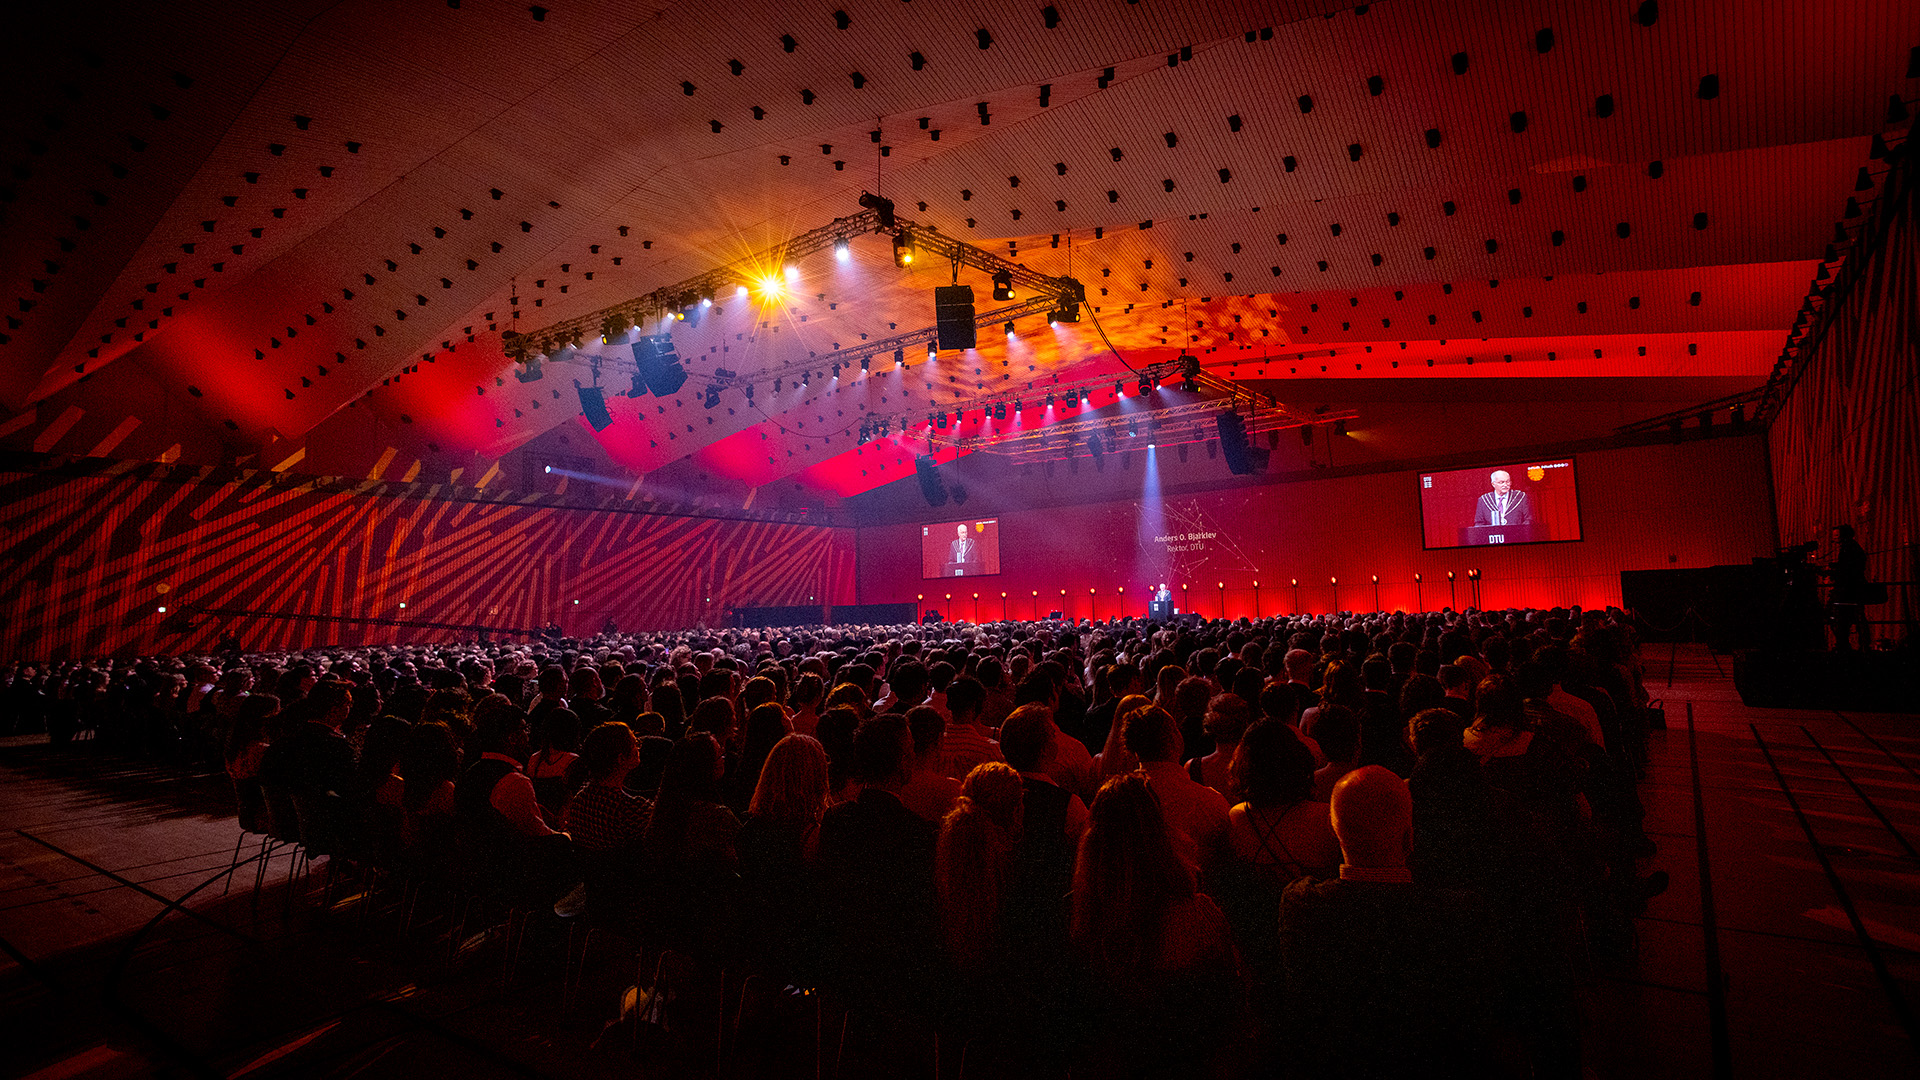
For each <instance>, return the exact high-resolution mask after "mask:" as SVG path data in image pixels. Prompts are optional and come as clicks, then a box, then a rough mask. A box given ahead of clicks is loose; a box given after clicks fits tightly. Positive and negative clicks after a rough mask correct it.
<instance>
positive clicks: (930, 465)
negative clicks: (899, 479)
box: [913, 454, 947, 506]
mask: <svg viewBox="0 0 1920 1080" xmlns="http://www.w3.org/2000/svg"><path fill="white" fill-rule="evenodd" d="M913 471H914V475H916V476H918V477H919V478H920V494H921V495H922V496H923V497H925V499H926V500H927V505H928V506H945V505H946V504H947V485H946V484H944V483H942V482H941V480H940V465H939V463H938V462H936V461H934V460H933V458H931V457H928V456H927V455H925V454H916V455H915V456H914V459H913Z"/></svg>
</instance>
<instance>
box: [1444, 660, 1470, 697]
mask: <svg viewBox="0 0 1920 1080" xmlns="http://www.w3.org/2000/svg"><path fill="white" fill-rule="evenodd" d="M1437 677H1438V678H1439V680H1440V689H1441V691H1442V692H1443V693H1445V694H1446V695H1447V696H1448V697H1454V698H1459V699H1461V700H1462V701H1471V700H1473V673H1472V672H1471V671H1468V670H1467V669H1466V668H1463V667H1461V666H1460V665H1458V664H1441V665H1440V672H1439V675H1438V676H1437Z"/></svg>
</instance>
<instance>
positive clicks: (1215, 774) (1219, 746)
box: [1187, 694, 1252, 795]
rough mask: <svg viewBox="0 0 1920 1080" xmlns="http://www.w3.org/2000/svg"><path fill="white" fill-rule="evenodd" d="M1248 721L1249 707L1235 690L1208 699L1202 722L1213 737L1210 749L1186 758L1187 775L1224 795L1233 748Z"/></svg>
mask: <svg viewBox="0 0 1920 1080" xmlns="http://www.w3.org/2000/svg"><path fill="white" fill-rule="evenodd" d="M1251 722H1252V710H1251V709H1249V708H1248V707H1247V703H1246V701H1245V700H1244V699H1243V698H1241V697H1240V696H1239V695H1237V694H1215V695H1214V696H1213V699H1212V700H1210V701H1208V702H1207V712H1206V716H1205V718H1204V722H1203V726H1205V728H1206V729H1207V737H1208V738H1209V739H1211V740H1212V741H1213V752H1212V753H1210V754H1208V755H1206V756H1205V757H1196V758H1193V759H1191V760H1189V761H1188V762H1187V775H1188V776H1191V777H1193V779H1194V781H1195V782H1196V783H1201V784H1205V785H1207V786H1208V787H1210V788H1212V789H1213V790H1215V791H1217V792H1219V793H1220V794H1222V795H1225V794H1226V793H1227V786H1228V784H1229V782H1230V780H1229V777H1228V773H1229V771H1230V770H1231V769H1232V767H1233V754H1234V751H1235V750H1237V749H1239V747H1240V737H1241V736H1242V735H1244V734H1246V731H1247V725H1248V724H1249V723H1251Z"/></svg>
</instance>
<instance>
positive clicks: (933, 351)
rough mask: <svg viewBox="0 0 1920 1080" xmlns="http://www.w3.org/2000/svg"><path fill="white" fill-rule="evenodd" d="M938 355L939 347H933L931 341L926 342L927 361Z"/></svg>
mask: <svg viewBox="0 0 1920 1080" xmlns="http://www.w3.org/2000/svg"><path fill="white" fill-rule="evenodd" d="M939 355H940V347H939V346H938V345H935V344H934V343H933V342H931V341H929V342H927V359H928V360H932V359H933V358H935V357H937V356H939Z"/></svg>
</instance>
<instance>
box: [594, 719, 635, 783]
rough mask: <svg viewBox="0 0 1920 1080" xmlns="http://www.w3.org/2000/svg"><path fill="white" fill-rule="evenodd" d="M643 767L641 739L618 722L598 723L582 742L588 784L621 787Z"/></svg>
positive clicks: (630, 729)
mask: <svg viewBox="0 0 1920 1080" xmlns="http://www.w3.org/2000/svg"><path fill="white" fill-rule="evenodd" d="M638 764H640V740H639V739H637V738H635V737H634V734H633V729H632V728H630V727H628V726H627V725H625V724H623V723H620V722H619V721H617V720H616V721H613V722H611V723H606V724H599V725H596V726H595V727H594V729H593V730H592V731H589V732H587V737H586V739H584V740H583V741H582V742H581V743H580V770H581V773H582V779H583V780H584V781H585V782H586V783H589V784H600V783H607V784H618V783H620V782H622V781H624V780H625V779H626V778H627V774H628V773H629V772H632V771H633V767H634V766H635V765H638Z"/></svg>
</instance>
